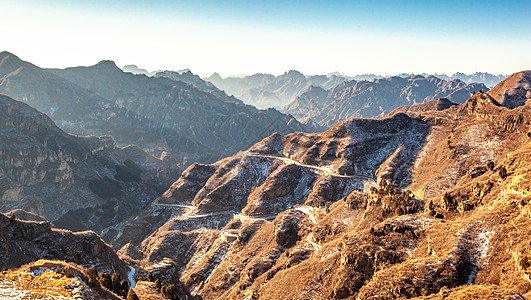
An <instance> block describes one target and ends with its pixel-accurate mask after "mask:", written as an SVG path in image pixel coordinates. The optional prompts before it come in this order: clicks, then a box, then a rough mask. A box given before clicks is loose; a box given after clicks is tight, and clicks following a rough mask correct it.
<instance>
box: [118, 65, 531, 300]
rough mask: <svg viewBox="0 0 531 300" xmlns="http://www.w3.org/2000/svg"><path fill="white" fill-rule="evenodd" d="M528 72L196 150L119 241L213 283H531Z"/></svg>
mask: <svg viewBox="0 0 531 300" xmlns="http://www.w3.org/2000/svg"><path fill="white" fill-rule="evenodd" d="M529 73H530V71H526V72H523V73H519V74H516V75H515V76H516V77H514V78H519V79H518V80H514V82H513V83H512V84H511V83H510V82H502V83H500V85H499V86H497V87H495V88H494V89H493V91H499V92H497V94H496V95H494V94H490V93H484V92H477V93H475V94H473V95H472V96H471V97H470V98H469V99H468V100H467V101H466V102H465V103H463V104H460V105H454V104H453V103H451V102H449V101H447V100H438V101H433V102H428V103H426V104H421V105H419V106H413V107H411V108H400V109H399V111H396V112H394V113H393V114H391V115H389V116H387V117H383V118H381V119H348V120H345V121H342V122H340V123H338V124H336V125H335V126H333V127H332V128H331V129H330V130H328V131H326V132H324V133H320V134H308V133H294V134H290V135H286V136H282V135H278V134H274V135H271V136H270V137H268V138H266V139H264V140H263V141H261V142H260V143H257V144H256V145H254V146H252V147H251V148H249V149H248V150H247V151H245V152H240V153H238V154H237V155H235V156H232V157H228V158H226V159H223V160H220V161H218V162H216V163H214V164H211V165H199V164H196V165H192V166H190V167H189V168H188V169H187V170H186V171H185V172H183V175H182V176H181V178H180V179H179V180H177V181H176V182H175V183H174V184H173V185H172V187H171V188H170V189H169V190H168V191H166V193H164V195H163V196H162V197H161V198H160V199H158V200H157V201H156V202H155V203H153V204H152V207H150V208H149V209H148V210H146V211H145V213H147V214H149V211H150V210H151V211H153V210H155V208H154V206H157V207H158V208H159V209H162V208H161V207H163V209H164V210H166V211H167V212H168V215H166V216H165V217H164V219H166V220H167V221H166V223H165V224H164V225H162V226H161V227H159V228H158V229H157V230H155V231H154V232H153V233H151V234H149V235H148V236H147V238H145V239H144V240H143V241H141V242H136V243H135V242H133V243H132V244H126V245H125V246H124V247H123V248H122V249H121V250H120V255H121V257H122V258H124V259H127V260H129V261H131V262H132V263H134V264H136V265H138V266H139V267H142V268H143V269H146V270H151V272H154V273H157V276H159V277H160V278H163V279H164V280H172V278H178V280H179V281H180V282H182V283H183V284H184V285H185V286H186V287H187V288H188V290H189V291H191V293H192V294H193V295H197V296H201V297H202V298H203V299H215V298H222V299H230V298H234V299H244V298H246V299H253V298H260V299H262V298H263V299H266V298H267V299H331V298H333V299H395V298H417V299H442V298H445V297H446V298H452V299H471V298H485V299H486V298H491V299H525V298H528V297H530V296H531V281H530V279H529V278H530V277H529V274H530V272H531V264H530V263H529V259H531V253H529V249H530V248H529V238H528V237H529V234H530V233H531V218H530V216H531V214H530V210H529V208H530V206H529V205H528V203H529V200H530V199H531V195H530V194H529V190H530V189H531V187H530V185H529V180H528V178H527V177H528V175H527V173H529V168H531V165H530V162H531V160H530V159H529V153H530V148H529V137H530V136H531V134H530V133H529V132H530V131H531V129H530V128H531V127H530V126H531V109H530V107H528V105H527V104H526V103H525V101H523V100H522V99H519V100H518V102H516V103H520V104H521V105H520V106H517V107H506V106H504V105H502V104H501V103H500V102H503V101H502V100H501V99H506V98H508V97H509V96H512V95H518V94H517V93H514V92H513V91H514V90H521V89H526V87H527V84H528V83H529V82H528V81H526V80H527V79H526V78H528V77H527V76H528V74H529ZM508 80H509V81H512V80H513V79H511V78H509V79H508ZM518 86H520V87H522V88H518ZM501 87H503V88H501ZM525 94H526V95H527V92H526V93H525ZM511 103H515V101H513V102H511ZM133 224H134V222H133V221H131V222H130V223H129V225H130V226H134V225H133ZM142 234H143V235H145V234H146V233H145V232H143V233H142Z"/></svg>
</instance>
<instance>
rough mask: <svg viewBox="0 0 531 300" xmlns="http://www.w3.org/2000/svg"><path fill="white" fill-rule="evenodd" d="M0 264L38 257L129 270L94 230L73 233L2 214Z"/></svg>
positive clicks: (100, 268) (11, 265) (108, 269)
mask: <svg viewBox="0 0 531 300" xmlns="http://www.w3.org/2000/svg"><path fill="white" fill-rule="evenodd" d="M0 229H1V231H0V242H1V244H2V248H0V266H2V268H8V269H12V268H19V267H20V266H22V265H25V264H28V263H31V262H33V261H37V260H39V259H50V260H61V261H67V262H73V263H76V264H79V265H82V266H84V267H86V268H96V269H97V270H98V271H100V272H110V273H116V272H118V273H121V275H122V276H123V277H124V278H125V276H127V273H128V272H129V269H128V267H127V264H126V263H125V262H124V261H122V260H121V259H120V258H118V256H117V255H116V253H115V251H114V250H113V249H112V247H111V246H109V245H107V244H106V243H105V242H104V241H103V240H102V239H100V237H99V236H98V235H97V234H96V233H94V232H92V231H84V232H71V231H68V230H64V229H57V228H54V227H53V226H52V225H51V224H50V223H49V222H46V221H23V220H20V219H17V218H16V217H13V216H8V215H5V214H2V213H0Z"/></svg>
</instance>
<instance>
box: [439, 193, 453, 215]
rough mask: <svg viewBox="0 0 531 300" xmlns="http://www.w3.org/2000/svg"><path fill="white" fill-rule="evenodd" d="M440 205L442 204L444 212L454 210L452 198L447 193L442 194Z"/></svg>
mask: <svg viewBox="0 0 531 300" xmlns="http://www.w3.org/2000/svg"><path fill="white" fill-rule="evenodd" d="M442 204H443V208H444V209H445V210H446V211H450V210H453V209H455V203H454V200H453V197H452V196H451V195H450V193H448V192H445V193H444V195H443V197H442Z"/></svg>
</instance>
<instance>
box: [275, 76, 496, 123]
mask: <svg viewBox="0 0 531 300" xmlns="http://www.w3.org/2000/svg"><path fill="white" fill-rule="evenodd" d="M480 90H482V91H486V90H488V88H487V87H486V86H485V85H484V84H480V83H472V84H468V85H467V84H465V83H464V82H462V81H460V80H459V79H455V80H453V81H445V80H441V79H439V78H437V77H434V76H428V77H423V76H420V75H417V76H414V75H411V76H409V77H406V78H402V77H388V78H382V79H375V80H374V81H371V82H369V81H355V80H352V81H345V82H343V83H341V84H339V85H337V86H336V87H334V88H331V89H329V90H325V89H322V88H319V87H313V86H311V87H310V88H308V89H307V90H306V91H305V92H304V93H302V94H300V95H299V96H297V98H296V99H295V100H294V101H293V102H292V103H290V104H289V105H288V106H287V107H286V108H285V109H284V110H285V111H286V112H287V113H289V114H291V115H293V116H295V117H296V118H297V119H299V120H303V121H305V120H310V119H311V120H313V121H314V122H317V123H319V124H320V125H323V126H326V127H331V126H333V125H334V124H335V123H337V122H339V121H341V120H344V119H348V118H353V117H356V118H376V117H381V116H384V115H386V114H388V113H389V112H391V111H392V110H393V109H395V108H397V107H399V106H403V105H414V104H420V103H424V102H427V101H430V100H435V99H438V98H447V99H448V100H450V101H452V102H454V103H459V104H460V103H463V102H464V101H466V100H467V99H468V98H469V97H470V96H471V95H472V94H473V93H475V92H478V91H480Z"/></svg>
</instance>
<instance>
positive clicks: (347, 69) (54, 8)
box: [0, 0, 531, 76]
mask: <svg viewBox="0 0 531 300" xmlns="http://www.w3.org/2000/svg"><path fill="white" fill-rule="evenodd" d="M530 15H531V1H240V0H233V1H219V0H218V1H99V0H97V1H72V0H71V1H65V0H49V1H29V0H26V1H24V0H19V1H4V0H0V18H1V19H2V22H3V24H4V25H3V26H2V27H0V34H1V36H2V38H1V40H0V41H2V47H1V49H0V50H6V51H10V52H13V53H14V54H16V55H18V56H19V57H20V58H22V59H24V60H28V61H31V62H33V63H35V64H37V65H39V66H43V67H67V66H77V65H91V64H94V63H96V62H98V61H99V60H102V59H111V60H114V61H115V62H116V63H117V64H118V65H119V66H123V65H125V64H137V65H138V66H139V67H142V68H146V69H148V70H154V69H183V68H189V69H191V70H192V71H193V72H194V73H198V74H200V75H203V76H204V75H209V74H211V73H212V72H215V71H216V72H219V73H220V74H221V75H224V76H226V75H236V74H251V73H256V72H262V73H273V74H280V73H283V72H284V71H286V70H289V69H297V70H299V71H302V72H303V73H306V74H317V73H319V74H326V73H329V72H334V71H339V72H341V73H344V74H347V75H355V74H361V73H375V74H382V75H387V74H396V73H401V72H406V73H424V72H425V73H454V72H457V71H460V72H465V73H472V72H475V71H487V72H491V73H502V74H509V73H513V72H517V71H520V70H523V69H531V55H530V54H531V21H530V18H529V16H530Z"/></svg>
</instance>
